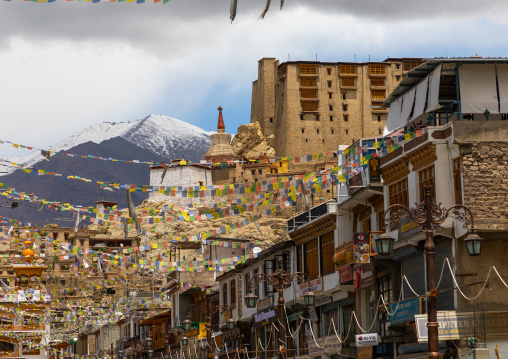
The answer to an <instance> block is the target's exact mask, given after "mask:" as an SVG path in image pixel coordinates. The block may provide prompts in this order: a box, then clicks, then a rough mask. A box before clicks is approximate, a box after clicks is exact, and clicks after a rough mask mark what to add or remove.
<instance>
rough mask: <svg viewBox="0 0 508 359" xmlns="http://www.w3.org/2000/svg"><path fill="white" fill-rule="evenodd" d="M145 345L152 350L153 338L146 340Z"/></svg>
mask: <svg viewBox="0 0 508 359" xmlns="http://www.w3.org/2000/svg"><path fill="white" fill-rule="evenodd" d="M145 343H146V346H147V347H148V348H151V347H152V344H153V340H152V338H151V337H148V338H146V340H145Z"/></svg>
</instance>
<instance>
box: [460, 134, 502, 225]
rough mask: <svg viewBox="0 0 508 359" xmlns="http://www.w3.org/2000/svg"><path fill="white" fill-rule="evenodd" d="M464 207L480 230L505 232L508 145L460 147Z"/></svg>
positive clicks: (485, 143) (470, 144)
mask: <svg viewBox="0 0 508 359" xmlns="http://www.w3.org/2000/svg"><path fill="white" fill-rule="evenodd" d="M461 155H462V177H463V192H464V202H465V203H464V204H465V205H466V206H468V207H470V209H471V210H472V211H473V214H474V216H475V226H476V227H477V229H479V230H489V231H491V230H497V231H499V230H508V142H473V143H468V144H463V145H461Z"/></svg>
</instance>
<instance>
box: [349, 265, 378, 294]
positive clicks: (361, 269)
mask: <svg viewBox="0 0 508 359" xmlns="http://www.w3.org/2000/svg"><path fill="white" fill-rule="evenodd" d="M353 277H354V278H353V279H354V287H355V289H365V288H369V287H372V286H374V285H375V277H374V266H373V265H372V263H367V264H360V265H358V266H355V272H354V275H353Z"/></svg>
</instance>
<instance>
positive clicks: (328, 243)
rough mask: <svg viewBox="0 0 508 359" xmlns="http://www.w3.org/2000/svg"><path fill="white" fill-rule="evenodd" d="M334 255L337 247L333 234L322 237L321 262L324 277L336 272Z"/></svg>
mask: <svg viewBox="0 0 508 359" xmlns="http://www.w3.org/2000/svg"><path fill="white" fill-rule="evenodd" d="M334 254H335V246H334V240H333V232H330V233H328V234H325V235H324V236H322V237H321V258H322V259H321V262H322V263H323V275H325V274H328V273H333V272H335V264H334V263H333V255H334Z"/></svg>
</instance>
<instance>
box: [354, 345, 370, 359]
mask: <svg viewBox="0 0 508 359" xmlns="http://www.w3.org/2000/svg"><path fill="white" fill-rule="evenodd" d="M356 351H357V359H372V356H373V350H372V347H359V348H356Z"/></svg>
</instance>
